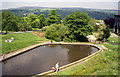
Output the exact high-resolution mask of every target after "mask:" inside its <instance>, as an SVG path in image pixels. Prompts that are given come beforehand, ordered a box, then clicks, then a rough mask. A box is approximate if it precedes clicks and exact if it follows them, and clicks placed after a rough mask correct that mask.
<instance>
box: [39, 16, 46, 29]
mask: <svg viewBox="0 0 120 77" xmlns="http://www.w3.org/2000/svg"><path fill="white" fill-rule="evenodd" d="M39 21H40V26H39V28H42V27H43V26H45V25H47V23H46V16H45V15H44V14H41V15H40V16H39Z"/></svg>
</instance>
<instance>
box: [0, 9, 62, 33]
mask: <svg viewBox="0 0 120 77" xmlns="http://www.w3.org/2000/svg"><path fill="white" fill-rule="evenodd" d="M53 23H56V24H59V23H61V16H60V15H58V14H57V11H56V10H53V11H51V12H50V13H49V15H48V17H47V18H46V16H45V15H44V14H41V15H39V16H38V15H36V14H30V15H28V16H27V17H22V16H20V15H18V16H15V15H14V14H13V13H12V12H11V11H2V30H4V31H6V33H7V31H23V30H24V31H26V30H28V31H30V30H33V29H34V28H39V29H41V28H42V27H43V26H46V25H48V26H49V25H50V24H53Z"/></svg>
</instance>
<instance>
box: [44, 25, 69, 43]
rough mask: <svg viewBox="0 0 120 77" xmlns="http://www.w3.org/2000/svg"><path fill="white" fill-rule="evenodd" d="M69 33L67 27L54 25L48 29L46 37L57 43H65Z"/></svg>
mask: <svg viewBox="0 0 120 77" xmlns="http://www.w3.org/2000/svg"><path fill="white" fill-rule="evenodd" d="M67 32H68V28H67V26H64V25H62V24H52V25H50V26H49V27H48V28H47V29H46V32H45V37H46V38H48V39H51V40H55V41H63V39H64V38H65V35H66V34H67Z"/></svg>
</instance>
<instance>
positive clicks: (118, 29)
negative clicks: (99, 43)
mask: <svg viewBox="0 0 120 77" xmlns="http://www.w3.org/2000/svg"><path fill="white" fill-rule="evenodd" d="M114 18H115V25H114V27H113V31H114V32H115V33H117V34H118V35H120V14H119V15H115V16H114Z"/></svg>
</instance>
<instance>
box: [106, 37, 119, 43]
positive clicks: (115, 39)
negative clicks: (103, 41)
mask: <svg viewBox="0 0 120 77" xmlns="http://www.w3.org/2000/svg"><path fill="white" fill-rule="evenodd" d="M119 40H120V39H119V38H118V37H109V38H108V39H107V42H109V43H112V41H114V43H120V41H119Z"/></svg>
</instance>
